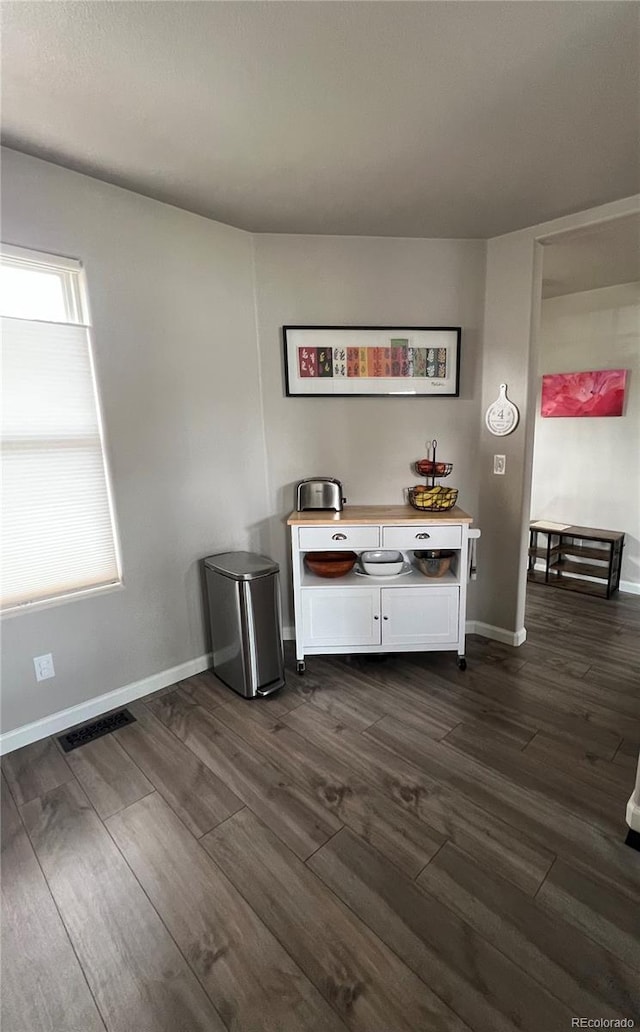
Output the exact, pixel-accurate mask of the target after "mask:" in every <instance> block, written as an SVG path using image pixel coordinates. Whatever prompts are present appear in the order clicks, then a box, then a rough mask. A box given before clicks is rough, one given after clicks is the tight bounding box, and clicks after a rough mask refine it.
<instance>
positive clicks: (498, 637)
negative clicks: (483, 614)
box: [466, 620, 527, 646]
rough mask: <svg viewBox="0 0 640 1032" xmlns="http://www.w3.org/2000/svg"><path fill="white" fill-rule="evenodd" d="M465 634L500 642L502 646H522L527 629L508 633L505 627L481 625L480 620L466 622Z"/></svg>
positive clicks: (525, 638)
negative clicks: (478, 635) (477, 635)
mask: <svg viewBox="0 0 640 1032" xmlns="http://www.w3.org/2000/svg"><path fill="white" fill-rule="evenodd" d="M466 630H467V634H480V635H482V637H483V638H492V639H493V641H501V642H502V644H503V645H513V646H518V645H523V644H524V642H525V641H526V640H527V629H526V627H521V628H520V630H519V631H508V630H507V629H506V628H505V627H494V626H493V624H488V623H482V621H481V620H467V627H466Z"/></svg>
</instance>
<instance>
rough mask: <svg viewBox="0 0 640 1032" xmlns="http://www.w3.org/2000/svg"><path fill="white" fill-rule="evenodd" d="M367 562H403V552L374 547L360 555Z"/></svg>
mask: <svg viewBox="0 0 640 1032" xmlns="http://www.w3.org/2000/svg"><path fill="white" fill-rule="evenodd" d="M360 558H361V559H362V561H363V562H365V563H401V562H402V561H403V559H402V552H394V551H391V549H388V548H374V549H372V550H371V551H370V552H363V553H362V555H361V556H360Z"/></svg>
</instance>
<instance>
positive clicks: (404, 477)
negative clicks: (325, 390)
mask: <svg viewBox="0 0 640 1032" xmlns="http://www.w3.org/2000/svg"><path fill="white" fill-rule="evenodd" d="M484 256H485V245H484V242H483V241H479V240H415V239H393V238H386V237H385V238H377V237H373V238H372V237H331V236H287V235H260V236H257V237H256V297H257V313H258V336H259V342H260V354H261V368H262V386H263V404H264V419H265V432H266V440H267V443H268V453H269V484H270V488H269V504H270V508H271V512H272V518H271V521H270V523H271V525H270V532H271V552H272V554H273V556H274V558H275V559H277V560H278V561H279V562H281V563H282V564H283V565H284V569H285V570H286V571H287V574H286V576H285V577H284V578H283V580H284V582H285V583H288V582H289V580H290V578H289V576H288V571H289V539H288V534H287V530H286V527H285V519H286V516H287V515H288V513H289V512H290V511H291V509H292V508H293V507H294V484H295V483H296V481H298V480H301V479H302V478H304V477H309V476H318V475H323V476H326V475H328V476H335V477H338V478H339V479H340V480H342V481H343V484H344V488H345V493H346V496H347V498H348V500H349V502H350V503H353V504H385V503H387V504H396V505H400V504H402V502H403V501H404V498H403V488H404V487H406V486H408V485H410V484H413V483H415V481H416V476H415V472H412V470H411V462H412V461H413V460H415V459H417V458H420V457H421V456H422V455H424V454H425V442H426V441H427V440H431V439H432V438H434V437H435V438H436V439H437V440H438V442H439V455H440V456H441V457H442V459H444V460H448V461H452V462H453V463H454V471H453V474H452V475H451V477H450V478H449V481H448V483H451V484H452V485H453V486H456V487H458V488H459V489H460V494H459V498H458V504H459V505H460V506H461V507H462V508H464V509H466V510H467V511H468V512H470V513H472V514H474V513H475V512H476V509H477V463H476V449H477V439H478V423H479V418H480V414H479V390H480V372H481V325H482V314H483V308H482V306H483V294H484ZM287 323H294V324H296V323H297V324H303V325H305V324H308V325H337V326H340V325H344V326H349V325H351V326H367V325H382V326H384V325H387V326H392V325H401V326H403V325H404V326H447V325H450V326H462V355H461V388H460V397H459V398H385V397H382V398H357V397H356V398H335V399H334V398H287V397H285V393H284V379H283V358H282V355H283V351H282V326H283V325H286V324H287ZM287 601H289V600H288V599H287ZM471 605H472V602H471ZM290 619H291V617H290V610H289V615H288V616H287V621H290Z"/></svg>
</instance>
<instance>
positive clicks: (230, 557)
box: [204, 552, 280, 580]
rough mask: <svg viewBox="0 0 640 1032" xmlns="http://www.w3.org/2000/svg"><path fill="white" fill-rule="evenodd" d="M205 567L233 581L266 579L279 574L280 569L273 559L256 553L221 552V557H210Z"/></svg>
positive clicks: (205, 562)
mask: <svg viewBox="0 0 640 1032" xmlns="http://www.w3.org/2000/svg"><path fill="white" fill-rule="evenodd" d="M204 565H205V566H208V567H209V569H210V570H215V571H216V573H221V574H223V576H225V577H232V578H233V580H255V579H256V578H257V577H266V576H267V574H269V573H277V572H278V570H279V569H280V567H279V566H278V563H276V562H274V561H273V559H269V558H268V557H267V556H266V555H257V554H256V553H255V552H220V554H219V555H208V556H207V558H206V559H205V561H204Z"/></svg>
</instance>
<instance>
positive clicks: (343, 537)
mask: <svg viewBox="0 0 640 1032" xmlns="http://www.w3.org/2000/svg"><path fill="white" fill-rule="evenodd" d="M331 540H332V541H346V540H347V535H346V534H332V535H331Z"/></svg>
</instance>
